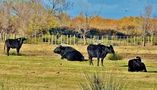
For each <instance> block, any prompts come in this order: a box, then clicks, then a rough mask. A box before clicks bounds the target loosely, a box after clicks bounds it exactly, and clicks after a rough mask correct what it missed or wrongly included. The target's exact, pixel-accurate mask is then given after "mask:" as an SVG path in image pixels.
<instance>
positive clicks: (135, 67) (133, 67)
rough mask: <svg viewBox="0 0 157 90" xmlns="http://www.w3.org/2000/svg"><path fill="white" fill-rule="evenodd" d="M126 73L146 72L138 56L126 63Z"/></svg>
mask: <svg viewBox="0 0 157 90" xmlns="http://www.w3.org/2000/svg"><path fill="white" fill-rule="evenodd" d="M128 71H130V72H138V71H144V72H147V70H146V66H145V64H144V63H143V62H141V58H140V57H138V56H137V57H136V58H135V59H131V60H129V61H128Z"/></svg>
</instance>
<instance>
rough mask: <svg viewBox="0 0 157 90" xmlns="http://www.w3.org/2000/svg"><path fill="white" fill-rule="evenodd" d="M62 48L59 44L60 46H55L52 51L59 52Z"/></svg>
mask: <svg viewBox="0 0 157 90" xmlns="http://www.w3.org/2000/svg"><path fill="white" fill-rule="evenodd" d="M62 48H63V46H62V45H60V46H58V47H56V48H55V49H54V51H53V52H54V53H57V54H60V53H61V51H62Z"/></svg>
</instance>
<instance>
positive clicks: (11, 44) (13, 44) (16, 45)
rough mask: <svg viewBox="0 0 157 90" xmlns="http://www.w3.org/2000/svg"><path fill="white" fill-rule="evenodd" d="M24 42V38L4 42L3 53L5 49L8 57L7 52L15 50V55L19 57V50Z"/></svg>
mask: <svg viewBox="0 0 157 90" xmlns="http://www.w3.org/2000/svg"><path fill="white" fill-rule="evenodd" d="M25 40H26V38H24V37H22V38H17V39H7V40H5V44H4V52H5V48H7V55H8V56H9V50H10V48H12V49H16V51H17V55H19V52H20V48H21V47H22V44H23V42H24V41H25Z"/></svg>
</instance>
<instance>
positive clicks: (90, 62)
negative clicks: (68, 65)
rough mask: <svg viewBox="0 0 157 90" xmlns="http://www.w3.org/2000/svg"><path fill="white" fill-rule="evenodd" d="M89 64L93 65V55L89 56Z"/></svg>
mask: <svg viewBox="0 0 157 90" xmlns="http://www.w3.org/2000/svg"><path fill="white" fill-rule="evenodd" d="M89 65H93V61H92V57H89Z"/></svg>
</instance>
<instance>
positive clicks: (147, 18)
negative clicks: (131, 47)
mask: <svg viewBox="0 0 157 90" xmlns="http://www.w3.org/2000/svg"><path fill="white" fill-rule="evenodd" d="M152 10H153V8H152V6H151V5H148V6H146V7H145V12H144V15H143V16H142V21H143V23H142V29H143V46H146V36H147V33H148V30H150V29H151V23H150V20H151V13H152Z"/></svg>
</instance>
